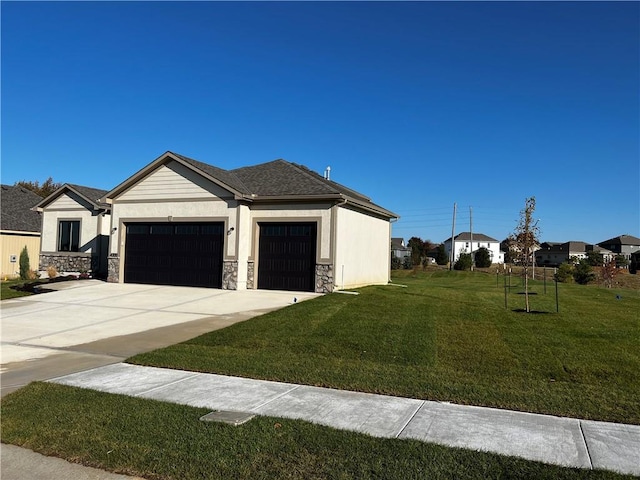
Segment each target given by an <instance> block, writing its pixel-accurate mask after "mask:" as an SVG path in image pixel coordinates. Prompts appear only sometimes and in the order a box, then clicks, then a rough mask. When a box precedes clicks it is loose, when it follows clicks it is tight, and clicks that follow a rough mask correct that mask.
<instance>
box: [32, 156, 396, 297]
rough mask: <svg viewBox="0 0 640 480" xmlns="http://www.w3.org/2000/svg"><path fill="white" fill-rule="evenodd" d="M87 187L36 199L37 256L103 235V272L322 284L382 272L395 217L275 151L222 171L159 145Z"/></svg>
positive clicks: (80, 252)
mask: <svg viewBox="0 0 640 480" xmlns="http://www.w3.org/2000/svg"><path fill="white" fill-rule="evenodd" d="M95 192H97V191H94V193H93V194H89V192H88V191H87V190H86V189H84V190H83V189H82V188H80V187H78V186H74V185H65V187H63V188H61V189H60V190H59V191H58V192H56V193H55V194H53V195H51V196H50V197H49V198H47V199H45V200H44V201H43V202H42V203H41V204H40V205H39V208H40V210H41V211H42V212H43V216H44V223H43V227H44V229H43V247H42V255H41V264H42V265H44V264H46V263H47V262H53V261H58V260H60V259H61V258H62V259H63V260H64V259H65V258H77V257H78V256H80V258H84V259H85V260H84V261H85V262H86V259H87V258H92V259H93V258H94V257H95V258H96V261H99V259H100V258H101V256H102V246H103V245H108V261H107V263H108V281H110V282H125V283H146V284H160V285H185V286H205V287H214V288H223V289H247V288H249V289H254V288H260V289H277V290H292V291H315V292H331V291H333V290H334V289H343V288H353V287H358V286H362V285H370V284H386V283H387V282H388V281H389V278H390V260H391V258H390V255H391V252H390V249H389V245H390V241H391V220H392V219H396V218H397V215H395V214H394V213H393V212H390V211H388V210H386V209H384V208H382V207H380V206H378V205H376V204H375V203H373V202H372V201H371V199H369V198H368V197H366V196H364V195H362V194H360V193H358V192H355V191H353V190H351V189H350V188H347V187H345V186H343V185H341V184H339V183H336V182H334V181H331V180H329V179H328V178H324V177H323V176H322V175H319V174H317V173H315V172H313V171H311V170H309V169H308V168H306V167H304V166H302V165H298V164H294V163H290V162H287V161H285V160H274V161H271V162H267V163H262V164H259V165H254V166H249V167H243V168H238V169H235V170H224V169H222V168H218V167H215V166H213V165H208V164H206V163H202V162H199V161H197V160H193V159H191V158H188V157H185V156H183V155H179V154H177V153H173V152H166V153H164V154H163V155H161V156H160V157H158V158H157V159H155V160H154V161H152V162H151V163H150V164H148V165H147V166H145V167H144V168H142V169H141V170H140V171H138V172H137V173H135V174H134V175H132V176H131V177H130V178H128V179H126V180H125V181H124V182H122V183H121V184H120V185H118V186H117V187H115V188H114V189H112V190H111V191H109V192H101V193H100V198H99V199H98V197H97V196H96V194H95ZM73 222H76V223H73ZM76 228H77V229H78V230H79V234H78V236H77V237H74V234H75V233H74V232H75V231H76V230H75V229H76ZM103 237H106V238H107V239H108V241H107V242H104V243H103V242H102V241H101V239H102V238H103ZM69 239H70V240H69ZM94 239H95V240H96V241H94V242H93V243H86V242H87V241H92V240H94ZM94 245H95V247H94ZM68 247H69V248H68ZM73 250H75V251H73Z"/></svg>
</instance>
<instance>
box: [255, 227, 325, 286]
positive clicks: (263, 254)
mask: <svg viewBox="0 0 640 480" xmlns="http://www.w3.org/2000/svg"><path fill="white" fill-rule="evenodd" d="M316 233H317V227H316V224H315V223H261V224H260V241H259V242H260V243H259V252H258V288H264V289H271V290H293V291H314V290H315V258H316V244H317V235H316Z"/></svg>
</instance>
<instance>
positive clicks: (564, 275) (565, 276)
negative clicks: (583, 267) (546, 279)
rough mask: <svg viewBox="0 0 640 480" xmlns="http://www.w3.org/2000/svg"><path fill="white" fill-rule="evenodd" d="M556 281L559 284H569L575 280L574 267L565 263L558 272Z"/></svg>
mask: <svg viewBox="0 0 640 480" xmlns="http://www.w3.org/2000/svg"><path fill="white" fill-rule="evenodd" d="M555 279H556V281H557V282H562V283H569V282H571V280H572V279H573V265H571V264H570V263H563V264H562V265H560V266H559V267H558V270H556V274H555Z"/></svg>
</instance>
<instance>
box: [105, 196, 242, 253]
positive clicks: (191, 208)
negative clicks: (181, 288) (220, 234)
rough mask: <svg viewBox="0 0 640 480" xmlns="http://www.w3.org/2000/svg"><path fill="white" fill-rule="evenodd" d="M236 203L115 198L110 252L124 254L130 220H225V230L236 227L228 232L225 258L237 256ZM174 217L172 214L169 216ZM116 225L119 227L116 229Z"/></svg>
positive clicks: (112, 210)
mask: <svg viewBox="0 0 640 480" xmlns="http://www.w3.org/2000/svg"><path fill="white" fill-rule="evenodd" d="M236 207H237V202H236V201H235V200H230V201H228V202H227V201H223V200H220V199H215V198H213V197H212V198H211V199H210V200H200V201H190V202H180V201H170V202H166V201H155V202H149V203H139V202H136V203H120V202H117V201H116V202H114V204H113V205H112V209H111V225H112V232H113V233H112V234H111V242H110V248H109V253H110V254H112V253H119V254H120V256H121V257H122V256H123V254H124V248H125V241H126V235H125V230H126V228H125V225H126V223H127V222H169V221H171V222H224V223H225V231H226V230H229V229H230V228H231V227H233V231H232V232H231V233H230V234H229V235H225V245H224V258H225V259H226V260H235V259H236V239H237V231H238V228H237V225H236V218H237V216H236ZM169 217H171V218H169ZM113 228H116V230H115V231H113Z"/></svg>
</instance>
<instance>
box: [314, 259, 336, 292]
mask: <svg viewBox="0 0 640 480" xmlns="http://www.w3.org/2000/svg"><path fill="white" fill-rule="evenodd" d="M333 288H334V283H333V265H316V293H331V292H333Z"/></svg>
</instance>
